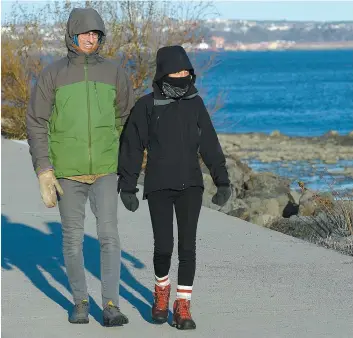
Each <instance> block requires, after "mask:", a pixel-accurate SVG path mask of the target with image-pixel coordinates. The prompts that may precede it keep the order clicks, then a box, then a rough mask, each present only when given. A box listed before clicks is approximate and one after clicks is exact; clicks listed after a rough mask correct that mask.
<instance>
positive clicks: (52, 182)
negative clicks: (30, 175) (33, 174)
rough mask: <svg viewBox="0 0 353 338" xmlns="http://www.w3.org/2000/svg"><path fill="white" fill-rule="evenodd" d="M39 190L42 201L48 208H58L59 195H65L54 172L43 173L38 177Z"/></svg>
mask: <svg viewBox="0 0 353 338" xmlns="http://www.w3.org/2000/svg"><path fill="white" fill-rule="evenodd" d="M38 180H39V189H40V194H41V196H42V200H43V202H44V204H45V206H46V207H47V208H53V207H55V206H56V202H57V195H56V193H57V192H58V193H59V195H61V196H62V195H63V194H64V192H63V189H62V188H61V186H60V184H59V182H58V180H57V179H56V177H55V175H54V171H53V170H46V171H43V172H42V173H40V174H39V175H38Z"/></svg>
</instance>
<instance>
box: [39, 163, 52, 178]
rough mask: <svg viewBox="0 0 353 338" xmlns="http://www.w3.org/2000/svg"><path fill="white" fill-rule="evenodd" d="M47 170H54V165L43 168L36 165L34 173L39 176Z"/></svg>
mask: <svg viewBox="0 0 353 338" xmlns="http://www.w3.org/2000/svg"><path fill="white" fill-rule="evenodd" d="M47 170H54V167H53V166H51V165H50V166H47V167H45V168H43V167H37V169H36V174H37V176H39V175H40V174H41V173H43V172H44V171H47Z"/></svg>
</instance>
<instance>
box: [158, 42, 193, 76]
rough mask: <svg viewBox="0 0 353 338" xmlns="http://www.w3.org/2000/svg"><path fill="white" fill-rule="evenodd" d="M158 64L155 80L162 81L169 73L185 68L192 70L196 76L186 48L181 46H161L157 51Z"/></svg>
mask: <svg viewBox="0 0 353 338" xmlns="http://www.w3.org/2000/svg"><path fill="white" fill-rule="evenodd" d="M156 64H157V68H156V75H155V76H154V80H153V81H154V82H158V81H160V80H161V79H162V78H163V77H164V76H165V75H167V74H171V73H177V72H180V71H181V70H184V69H185V70H188V71H190V73H191V74H192V75H193V77H194V68H193V66H192V64H191V62H190V59H189V57H188V56H187V54H186V52H185V49H184V48H183V47H181V46H168V47H162V48H160V49H159V50H158V52H157V58H156ZM193 82H195V81H193Z"/></svg>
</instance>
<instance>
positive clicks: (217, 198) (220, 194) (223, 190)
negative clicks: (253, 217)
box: [212, 186, 232, 207]
mask: <svg viewBox="0 0 353 338" xmlns="http://www.w3.org/2000/svg"><path fill="white" fill-rule="evenodd" d="M231 195H232V190H231V189H230V187H228V186H220V187H218V188H217V193H216V194H215V195H214V196H213V197H212V203H214V204H217V205H219V206H220V207H222V206H223V205H225V204H226V203H227V201H228V200H229V197H230V196H231Z"/></svg>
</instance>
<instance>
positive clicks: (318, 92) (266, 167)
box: [192, 50, 353, 196]
mask: <svg viewBox="0 0 353 338" xmlns="http://www.w3.org/2000/svg"><path fill="white" fill-rule="evenodd" d="M192 59H193V61H194V62H195V63H196V69H197V70H198V71H199V73H201V75H200V76H199V77H198V79H197V86H198V88H199V89H200V92H201V94H202V95H203V97H204V99H205V101H206V104H207V105H209V106H214V104H215V103H216V100H218V105H219V107H220V108H219V109H218V110H216V111H214V112H213V113H212V119H213V122H214V124H215V128H216V130H217V132H220V133H248V132H263V133H271V132H272V131H274V130H279V131H280V132H281V133H283V134H286V135H289V136H319V135H323V134H325V133H326V132H328V131H330V130H336V131H338V132H339V133H340V134H343V135H344V134H347V133H349V132H351V131H353V50H336V51H283V52H219V53H212V52H202V53H196V54H193V55H192ZM210 60H211V64H212V66H211V68H209V69H208V70H206V69H207V68H208V67H207V64H208V63H209V62H210ZM247 163H248V164H249V165H250V166H251V167H252V168H253V169H254V170H256V171H272V172H275V173H277V174H280V175H283V176H286V177H288V178H290V179H291V180H292V187H293V188H298V185H297V181H298V180H302V181H304V182H305V183H306V185H307V186H308V187H310V188H311V189H314V190H320V191H328V190H330V191H332V190H337V191H338V192H339V193H340V194H341V196H343V195H345V192H351V191H353V179H352V178H351V177H346V176H343V175H339V172H340V171H341V170H343V169H344V168H346V167H353V159H352V161H339V162H337V163H336V164H330V165H326V164H323V163H320V162H318V163H316V164H315V166H314V168H313V166H312V165H310V166H309V165H308V164H307V163H306V162H290V163H289V165H288V166H282V164H283V163H261V162H259V161H248V162H247ZM332 172H335V175H332Z"/></svg>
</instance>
